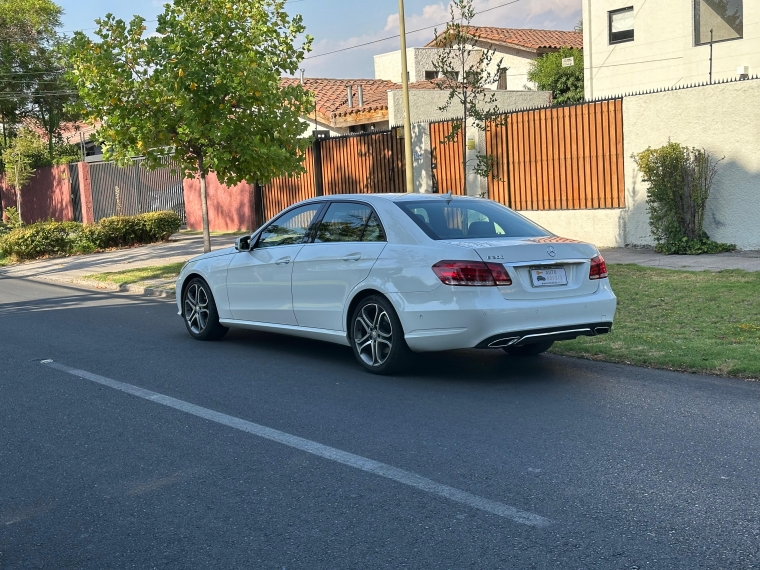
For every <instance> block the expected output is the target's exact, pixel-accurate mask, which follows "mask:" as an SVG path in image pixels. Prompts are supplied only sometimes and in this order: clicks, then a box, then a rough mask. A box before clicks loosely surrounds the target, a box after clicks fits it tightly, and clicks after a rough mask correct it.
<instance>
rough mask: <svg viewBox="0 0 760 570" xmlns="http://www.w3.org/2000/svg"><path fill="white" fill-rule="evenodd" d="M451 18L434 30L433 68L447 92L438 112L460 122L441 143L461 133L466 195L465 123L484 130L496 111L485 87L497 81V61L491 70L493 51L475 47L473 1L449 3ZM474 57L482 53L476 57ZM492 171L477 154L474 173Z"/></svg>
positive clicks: (487, 160) (484, 157)
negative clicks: (450, 113)
mask: <svg viewBox="0 0 760 570" xmlns="http://www.w3.org/2000/svg"><path fill="white" fill-rule="evenodd" d="M449 9H450V14H451V19H450V20H449V22H448V23H447V24H446V29H445V30H443V32H441V33H440V34H439V33H438V30H436V31H435V46H436V47H438V48H443V49H442V50H441V51H440V52H439V53H438V55H437V56H436V58H435V59H434V60H433V68H434V69H435V71H436V72H438V75H439V79H438V80H436V86H437V87H438V88H439V89H442V90H445V91H448V92H449V96H448V98H447V100H446V103H445V104H444V105H443V106H441V107H440V110H441V111H444V112H446V111H453V112H454V113H456V114H457V115H461V117H462V118H461V120H455V121H453V123H452V125H453V126H452V129H451V132H450V133H449V134H448V135H447V136H446V138H445V141H442V142H454V141H456V139H457V136H458V135H459V133H460V132H461V133H462V143H461V144H462V179H463V188H462V191H463V193H464V194H465V195H466V194H467V162H468V160H467V121H468V119H470V120H471V121H472V123H473V126H474V127H475V128H476V129H478V130H480V131H485V130H486V121H487V120H488V118H489V117H491V116H492V115H494V114H496V113H497V112H498V108H497V105H496V94H495V93H494V92H493V91H492V90H491V89H489V88H488V86H489V85H490V86H493V85H495V84H496V83H497V82H498V80H499V75H500V74H501V72H502V70H503V71H504V72H506V69H504V68H502V66H501V60H500V61H499V62H498V64H497V65H496V68H495V71H492V69H493V68H492V66H491V63H492V62H493V59H494V56H495V52H494V51H493V50H488V49H486V50H483V49H481V48H478V47H476V44H477V42H478V40H479V38H478V35H477V33H476V29H475V28H473V27H472V26H471V22H472V20H473V18H474V17H475V8H474V5H473V0H452V2H451V5H450V8H449ZM478 54H482V55H481V56H480V58H478V57H477V55H478ZM492 168H493V159H492V157H490V156H487V155H478V157H477V165H476V166H475V172H476V173H477V174H478V175H480V176H488V173H489V172H490V171H491V169H492Z"/></svg>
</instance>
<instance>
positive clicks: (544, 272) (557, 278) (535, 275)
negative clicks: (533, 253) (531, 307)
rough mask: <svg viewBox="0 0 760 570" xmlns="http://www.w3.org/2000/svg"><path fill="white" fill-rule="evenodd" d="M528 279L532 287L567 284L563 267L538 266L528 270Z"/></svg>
mask: <svg viewBox="0 0 760 570" xmlns="http://www.w3.org/2000/svg"><path fill="white" fill-rule="evenodd" d="M530 280H531V282H532V283H533V286H534V287H557V286H560V285H567V273H565V268H564V267H538V268H535V269H531V270H530Z"/></svg>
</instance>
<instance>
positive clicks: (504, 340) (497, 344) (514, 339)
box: [488, 336, 520, 348]
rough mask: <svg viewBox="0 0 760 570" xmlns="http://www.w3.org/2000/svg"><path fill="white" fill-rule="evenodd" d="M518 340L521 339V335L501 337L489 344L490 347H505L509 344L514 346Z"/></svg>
mask: <svg viewBox="0 0 760 570" xmlns="http://www.w3.org/2000/svg"><path fill="white" fill-rule="evenodd" d="M518 340H520V337H519V336H511V337H509V338H499V339H497V340H495V341H493V342H492V343H491V344H489V345H488V348H505V347H507V346H512V345H513V344H515V343H516V342H517V341H518Z"/></svg>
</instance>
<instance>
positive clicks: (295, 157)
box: [71, 0, 312, 251]
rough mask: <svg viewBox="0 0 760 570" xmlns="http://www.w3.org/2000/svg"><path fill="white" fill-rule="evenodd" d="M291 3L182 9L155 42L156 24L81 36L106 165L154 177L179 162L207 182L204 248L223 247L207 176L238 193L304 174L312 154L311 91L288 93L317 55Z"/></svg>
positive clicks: (79, 78)
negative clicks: (214, 238)
mask: <svg viewBox="0 0 760 570" xmlns="http://www.w3.org/2000/svg"><path fill="white" fill-rule="evenodd" d="M284 5H285V0H246V1H244V2H230V1H229V0H175V1H174V3H173V4H166V5H165V7H164V13H163V14H162V15H160V16H159V17H158V26H157V28H156V31H157V33H156V34H154V35H152V36H148V37H146V35H145V26H144V25H143V23H144V21H145V20H144V19H143V18H142V17H139V16H136V17H135V18H133V19H132V21H131V22H130V23H129V24H126V23H125V22H124V21H123V20H119V19H116V18H114V16H112V15H111V14H108V15H106V17H105V18H103V19H101V20H97V21H96V23H97V24H98V26H99V27H98V30H97V32H95V33H96V34H97V36H98V37H99V38H100V41H92V40H90V39H89V38H88V37H87V36H85V35H84V34H82V33H77V34H75V36H74V38H73V43H72V50H71V61H72V64H73V68H74V72H73V77H74V79H75V80H76V83H77V85H78V87H79V91H80V94H81V96H82V99H83V100H84V103H85V106H86V108H87V110H88V112H89V114H90V116H91V117H92V119H93V120H102V121H103V123H102V127H101V128H100V129H99V130H98V133H97V135H98V138H99V139H100V140H101V141H102V142H103V151H104V155H105V156H106V157H107V158H113V159H116V160H117V161H118V162H121V163H124V162H127V161H129V160H130V157H132V156H135V155H144V156H145V157H146V163H147V165H148V167H149V168H156V167H158V166H160V165H161V164H162V163H161V157H163V156H166V155H170V156H171V157H172V158H173V159H174V160H175V161H176V162H177V163H178V164H179V165H180V167H181V168H182V170H183V172H184V174H185V176H186V177H188V178H192V177H195V176H196V175H198V176H200V187H201V204H202V212H203V235H204V248H205V250H206V251H209V250H210V248H211V242H210V237H209V226H208V205H207V200H206V175H207V174H208V173H209V172H215V173H216V174H217V177H218V178H219V180H220V181H221V182H222V183H223V184H226V185H228V186H230V185H234V184H237V183H239V182H241V181H243V180H249V181H259V182H262V183H266V182H267V181H269V180H270V179H271V178H273V177H277V176H281V175H283V174H287V173H298V172H302V171H303V166H302V160H303V153H304V151H305V149H306V147H307V146H308V144H309V140H308V139H306V138H300V135H302V134H303V132H304V125H303V123H302V122H301V120H300V119H299V117H300V116H301V115H305V114H306V112H307V110H308V109H310V108H311V103H310V95H309V94H308V92H307V91H305V90H304V89H303V88H302V87H301V86H300V85H298V84H296V85H292V86H283V85H281V81H280V78H281V76H282V75H283V74H291V75H294V74H295V73H296V71H297V70H298V67H299V63H300V62H301V61H302V60H303V57H304V55H305V54H306V53H307V52H308V51H309V50H310V49H311V42H312V39H311V37H309V36H306V37H305V39H304V41H303V44H302V45H301V46H300V47H297V46H296V43H297V40H298V38H299V37H301V36H302V34H303V33H304V31H305V29H304V26H303V21H302V18H301V16H294V17H292V18H291V17H290V16H289V15H288V14H287V13H286V12H285V9H284Z"/></svg>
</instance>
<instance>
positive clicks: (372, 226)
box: [362, 212, 387, 241]
mask: <svg viewBox="0 0 760 570" xmlns="http://www.w3.org/2000/svg"><path fill="white" fill-rule="evenodd" d="M362 241H387V240H386V238H385V232H384V231H383V226H381V225H380V220H379V219H378V218H377V214H375V213H374V212H373V214H372V215H371V216H370V218H369V220H368V221H367V227H366V228H364V234H363V235H362Z"/></svg>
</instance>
